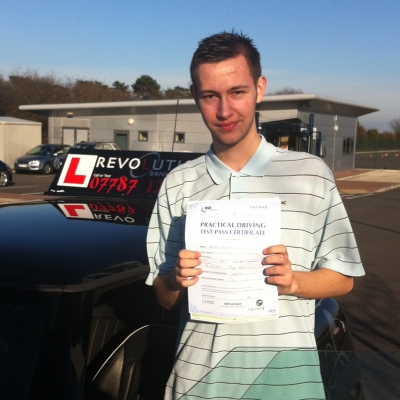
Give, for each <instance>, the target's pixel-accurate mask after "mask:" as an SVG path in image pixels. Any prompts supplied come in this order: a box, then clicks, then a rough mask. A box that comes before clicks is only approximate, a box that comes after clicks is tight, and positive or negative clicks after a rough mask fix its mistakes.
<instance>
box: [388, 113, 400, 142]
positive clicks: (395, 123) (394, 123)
mask: <svg viewBox="0 0 400 400" xmlns="http://www.w3.org/2000/svg"><path fill="white" fill-rule="evenodd" d="M389 124H390V127H391V128H392V129H393V133H394V134H395V135H396V137H397V139H400V118H397V119H392V120H391V121H389Z"/></svg>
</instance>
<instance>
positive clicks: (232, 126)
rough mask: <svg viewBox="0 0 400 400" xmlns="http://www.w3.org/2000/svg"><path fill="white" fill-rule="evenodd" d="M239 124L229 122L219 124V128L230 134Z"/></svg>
mask: <svg viewBox="0 0 400 400" xmlns="http://www.w3.org/2000/svg"><path fill="white" fill-rule="evenodd" d="M236 125H237V122H229V123H222V124H218V128H220V129H222V130H223V131H225V132H230V131H232V130H233V129H235V128H236Z"/></svg>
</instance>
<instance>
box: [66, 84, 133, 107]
mask: <svg viewBox="0 0 400 400" xmlns="http://www.w3.org/2000/svg"><path fill="white" fill-rule="evenodd" d="M116 82H118V81H116ZM70 90H71V95H72V99H73V102H74V103H93V102H110V101H124V100H131V99H132V95H131V93H130V92H128V91H120V90H115V89H113V88H110V87H109V86H108V85H106V84H104V83H102V82H99V81H86V80H77V81H76V82H75V83H72V84H70Z"/></svg>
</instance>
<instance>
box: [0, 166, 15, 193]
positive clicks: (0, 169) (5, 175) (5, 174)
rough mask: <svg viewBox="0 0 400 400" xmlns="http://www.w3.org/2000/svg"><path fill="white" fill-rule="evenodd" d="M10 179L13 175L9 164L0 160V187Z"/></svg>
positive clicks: (5, 184) (10, 180)
mask: <svg viewBox="0 0 400 400" xmlns="http://www.w3.org/2000/svg"><path fill="white" fill-rule="evenodd" d="M12 180H13V177H12V170H11V168H10V166H9V165H8V164H6V163H5V162H3V161H1V160H0V187H4V186H7V185H8V184H9V183H10V182H12Z"/></svg>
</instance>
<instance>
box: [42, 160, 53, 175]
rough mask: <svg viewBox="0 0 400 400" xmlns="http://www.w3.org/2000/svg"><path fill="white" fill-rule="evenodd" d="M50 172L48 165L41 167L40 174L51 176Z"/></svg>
mask: <svg viewBox="0 0 400 400" xmlns="http://www.w3.org/2000/svg"><path fill="white" fill-rule="evenodd" d="M51 171H52V168H51V165H50V164H48V163H46V164H44V165H43V168H42V174H44V175H49V174H51Z"/></svg>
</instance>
